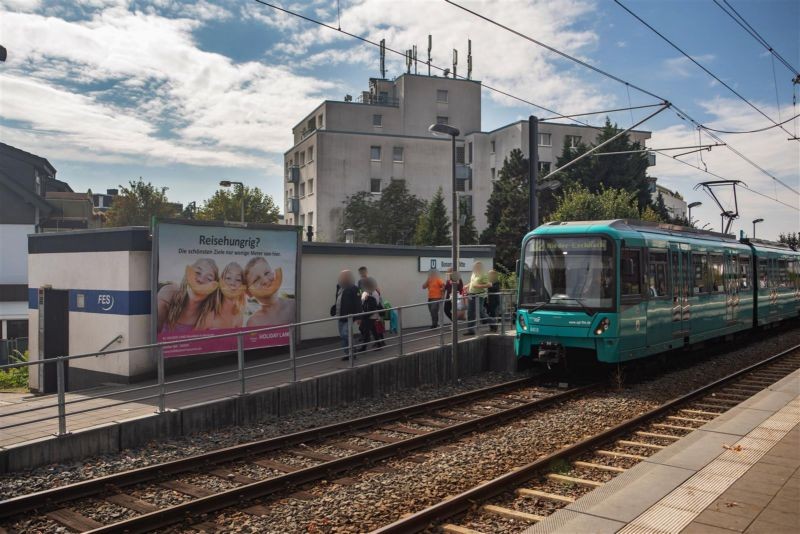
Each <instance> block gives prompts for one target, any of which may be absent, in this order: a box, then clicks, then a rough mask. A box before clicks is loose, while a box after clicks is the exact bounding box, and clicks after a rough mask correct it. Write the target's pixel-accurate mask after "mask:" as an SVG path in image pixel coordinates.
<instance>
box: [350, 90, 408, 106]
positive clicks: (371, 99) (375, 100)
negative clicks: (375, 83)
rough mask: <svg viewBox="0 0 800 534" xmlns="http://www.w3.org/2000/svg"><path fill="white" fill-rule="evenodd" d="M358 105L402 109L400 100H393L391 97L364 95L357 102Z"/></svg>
mask: <svg viewBox="0 0 800 534" xmlns="http://www.w3.org/2000/svg"><path fill="white" fill-rule="evenodd" d="M355 103H356V104H367V105H369V106H391V107H394V108H399V107H400V99H399V98H392V97H390V96H378V95H372V94H369V93H367V94H362V95H361V96H359V97H357V98H356V100H355Z"/></svg>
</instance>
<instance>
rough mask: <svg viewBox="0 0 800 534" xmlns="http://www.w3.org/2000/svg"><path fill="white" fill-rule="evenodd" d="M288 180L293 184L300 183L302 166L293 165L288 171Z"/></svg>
mask: <svg viewBox="0 0 800 534" xmlns="http://www.w3.org/2000/svg"><path fill="white" fill-rule="evenodd" d="M286 181H287V182H289V183H292V184H299V183H300V166H299V165H292V166H291V167H289V169H288V171H287V172H286Z"/></svg>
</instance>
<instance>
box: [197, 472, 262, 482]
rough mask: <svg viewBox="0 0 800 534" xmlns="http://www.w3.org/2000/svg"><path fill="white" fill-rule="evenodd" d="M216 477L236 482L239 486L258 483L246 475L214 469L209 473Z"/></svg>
mask: <svg viewBox="0 0 800 534" xmlns="http://www.w3.org/2000/svg"><path fill="white" fill-rule="evenodd" d="M208 473H209V474H211V475H214V476H215V477H219V478H224V479H225V480H230V481H231V482H236V483H237V484H243V485H246V484H252V483H253V482H258V481H257V480H256V479H255V478H251V477H248V476H245V475H240V474H239V473H234V472H233V471H231V470H229V469H212V470H211V471H209V472H208Z"/></svg>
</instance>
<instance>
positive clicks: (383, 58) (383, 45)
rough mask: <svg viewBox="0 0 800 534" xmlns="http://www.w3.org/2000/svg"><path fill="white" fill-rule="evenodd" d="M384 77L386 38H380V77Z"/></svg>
mask: <svg viewBox="0 0 800 534" xmlns="http://www.w3.org/2000/svg"><path fill="white" fill-rule="evenodd" d="M384 78H386V39H381V79H384Z"/></svg>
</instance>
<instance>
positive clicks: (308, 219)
mask: <svg viewBox="0 0 800 534" xmlns="http://www.w3.org/2000/svg"><path fill="white" fill-rule="evenodd" d="M306 223H308V226H314V212H313V211H309V212H308V215H307V216H306Z"/></svg>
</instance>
